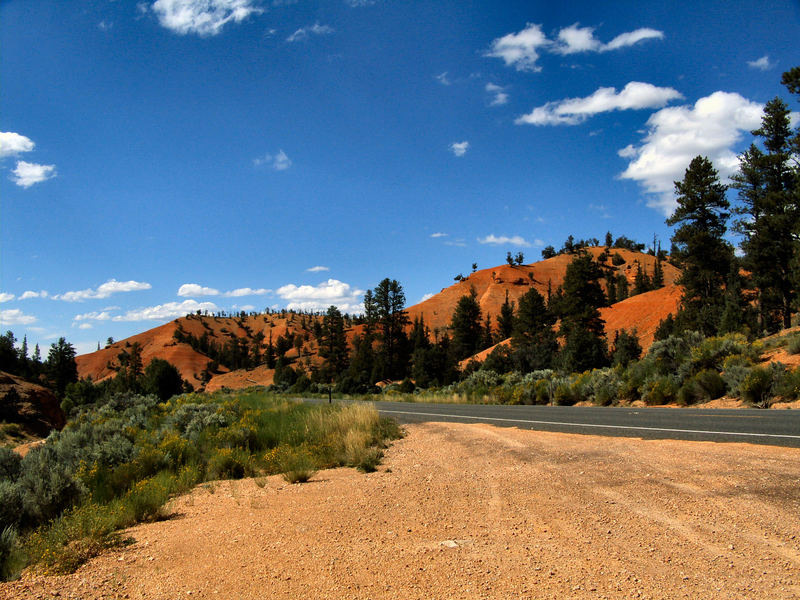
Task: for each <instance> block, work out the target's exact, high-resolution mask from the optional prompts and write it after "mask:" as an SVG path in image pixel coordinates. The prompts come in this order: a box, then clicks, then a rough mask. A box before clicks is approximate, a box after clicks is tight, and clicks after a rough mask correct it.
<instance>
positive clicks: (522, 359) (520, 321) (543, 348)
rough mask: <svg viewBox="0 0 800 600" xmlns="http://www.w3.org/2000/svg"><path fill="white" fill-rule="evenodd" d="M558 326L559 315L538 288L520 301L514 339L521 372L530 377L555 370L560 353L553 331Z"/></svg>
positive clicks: (515, 358)
mask: <svg viewBox="0 0 800 600" xmlns="http://www.w3.org/2000/svg"><path fill="white" fill-rule="evenodd" d="M555 322H556V317H555V315H553V313H552V312H551V311H550V309H548V307H547V306H546V305H545V301H544V298H542V295H541V294H540V293H539V292H538V291H536V288H533V287H532V288H531V289H529V290H528V291H527V292H526V293H525V294H524V295H523V296H522V297H520V299H519V308H518V310H517V314H516V317H515V318H514V330H513V336H512V338H511V347H512V349H513V352H512V357H511V359H512V362H513V363H514V367H515V368H516V369H517V370H518V371H521V372H523V373H528V372H530V371H535V370H537V369H549V368H551V367H552V366H553V363H554V358H555V356H556V353H557V352H558V341H557V339H556V333H555V331H554V330H553V325H554V324H555Z"/></svg>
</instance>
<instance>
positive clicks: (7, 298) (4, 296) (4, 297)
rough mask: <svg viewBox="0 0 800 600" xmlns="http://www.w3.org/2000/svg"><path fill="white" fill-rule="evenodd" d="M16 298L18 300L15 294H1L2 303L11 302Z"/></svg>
mask: <svg viewBox="0 0 800 600" xmlns="http://www.w3.org/2000/svg"><path fill="white" fill-rule="evenodd" d="M14 298H16V296H15V295H14V294H8V293H6V292H0V302H10V301H11V300H13V299H14ZM20 300H21V298H20Z"/></svg>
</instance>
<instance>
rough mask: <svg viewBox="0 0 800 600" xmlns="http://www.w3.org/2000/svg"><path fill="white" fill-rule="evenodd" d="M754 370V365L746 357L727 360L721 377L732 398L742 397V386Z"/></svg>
mask: <svg viewBox="0 0 800 600" xmlns="http://www.w3.org/2000/svg"><path fill="white" fill-rule="evenodd" d="M752 368H753V364H752V363H751V362H750V361H749V360H748V359H747V358H745V357H744V356H741V355H739V356H729V357H728V358H726V359H725V362H724V363H723V366H722V373H721V375H722V379H723V381H724V382H725V387H726V388H727V391H728V394H729V395H730V396H733V397H734V398H741V397H742V384H743V383H744V380H745V378H746V377H747V376H748V375H749V374H750V370H751V369H752Z"/></svg>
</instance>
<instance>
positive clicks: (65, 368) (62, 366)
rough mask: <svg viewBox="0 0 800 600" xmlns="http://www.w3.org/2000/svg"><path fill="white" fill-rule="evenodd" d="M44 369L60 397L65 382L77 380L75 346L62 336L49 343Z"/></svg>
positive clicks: (65, 386)
mask: <svg viewBox="0 0 800 600" xmlns="http://www.w3.org/2000/svg"><path fill="white" fill-rule="evenodd" d="M45 370H46V373H47V377H48V379H49V380H50V383H51V384H52V386H53V389H54V390H55V391H56V394H57V395H58V396H59V397H62V396H63V395H64V390H66V388H67V384H69V383H74V382H76V381H78V365H77V363H76V362H75V347H74V346H73V345H72V344H70V343H68V342H67V340H66V339H64V338H63V337H62V338H58V342H57V343H55V344H51V345H50V352H49V353H48V354H47V363H46V364H45Z"/></svg>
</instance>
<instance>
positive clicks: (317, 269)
mask: <svg viewBox="0 0 800 600" xmlns="http://www.w3.org/2000/svg"><path fill="white" fill-rule="evenodd" d="M306 271H308V272H309V273H321V272H322V271H330V269H329V268H328V267H323V266H322V265H317V266H316V267H311V268H310V269H306Z"/></svg>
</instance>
